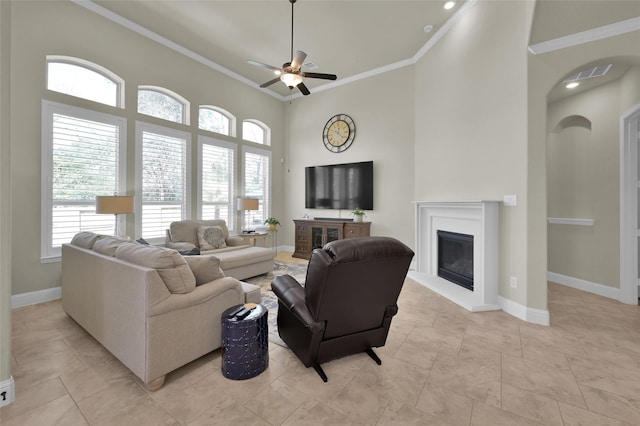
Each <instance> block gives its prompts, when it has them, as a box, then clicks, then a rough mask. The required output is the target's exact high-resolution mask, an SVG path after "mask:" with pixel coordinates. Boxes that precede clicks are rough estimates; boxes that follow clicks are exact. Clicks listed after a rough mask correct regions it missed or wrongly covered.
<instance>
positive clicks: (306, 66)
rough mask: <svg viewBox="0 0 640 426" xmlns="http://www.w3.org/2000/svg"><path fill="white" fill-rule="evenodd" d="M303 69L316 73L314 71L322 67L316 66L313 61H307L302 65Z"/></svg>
mask: <svg viewBox="0 0 640 426" xmlns="http://www.w3.org/2000/svg"><path fill="white" fill-rule="evenodd" d="M302 68H304V69H306V70H308V71H314V70H317V69H318V68H320V67H318V66H317V65H316V64H314V63H313V62H311V61H307V62H305V63H304V64H302Z"/></svg>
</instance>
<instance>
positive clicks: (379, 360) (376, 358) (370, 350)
mask: <svg viewBox="0 0 640 426" xmlns="http://www.w3.org/2000/svg"><path fill="white" fill-rule="evenodd" d="M365 352H366V353H367V355H369V356H370V357H371V359H372V360H374V361H375V362H376V364H378V365H382V360H381V359H380V358H379V357H378V355H376V353H375V352H374V351H373V349H371V348H369V349H367V350H366V351H365Z"/></svg>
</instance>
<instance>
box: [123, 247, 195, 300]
mask: <svg viewBox="0 0 640 426" xmlns="http://www.w3.org/2000/svg"><path fill="white" fill-rule="evenodd" d="M116 257H117V258H118V259H122V260H126V261H128V262H132V263H136V264H138V265H142V266H146V267H148V268H153V269H155V270H157V271H158V274H160V277H161V278H162V280H163V281H164V284H165V285H166V286H167V289H169V291H170V292H171V293H181V294H182V293H189V292H191V291H193V289H194V288H196V278H195V277H194V275H193V273H192V272H191V268H189V265H188V264H187V262H186V260H184V257H182V256H181V255H180V253H178V252H177V251H175V250H173V249H169V248H166V247H157V246H145V245H142V244H121V245H120V246H119V247H118V248H117V249H116Z"/></svg>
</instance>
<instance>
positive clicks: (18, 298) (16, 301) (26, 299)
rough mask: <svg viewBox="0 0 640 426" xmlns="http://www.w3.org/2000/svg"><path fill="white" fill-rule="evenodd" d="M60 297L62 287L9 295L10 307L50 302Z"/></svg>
mask: <svg viewBox="0 0 640 426" xmlns="http://www.w3.org/2000/svg"><path fill="white" fill-rule="evenodd" d="M61 298H62V287H52V288H47V289H44V290H37V291H30V292H29V293H20V294H14V295H13V296H11V309H15V308H21V307H23V306H29V305H35V304H37V303H44V302H50V301H52V300H58V299H61Z"/></svg>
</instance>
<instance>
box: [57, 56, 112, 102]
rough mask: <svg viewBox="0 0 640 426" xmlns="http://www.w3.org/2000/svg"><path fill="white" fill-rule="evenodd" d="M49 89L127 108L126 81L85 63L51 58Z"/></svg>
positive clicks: (70, 58) (92, 64)
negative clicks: (125, 103)
mask: <svg viewBox="0 0 640 426" xmlns="http://www.w3.org/2000/svg"><path fill="white" fill-rule="evenodd" d="M47 89H49V90H53V91H54V92H60V93H64V94H66V95H71V96H76V97H78V98H83V99H88V100H90V101H94V102H100V103H101V104H106V105H111V106H114V107H119V108H124V80H123V79H121V78H120V77H118V76H117V75H116V74H114V73H113V72H111V71H109V70H108V69H106V68H104V67H101V66H100V65H97V64H94V63H91V62H89V61H85V60H83V59H78V58H72V57H70V56H53V55H49V56H47Z"/></svg>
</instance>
